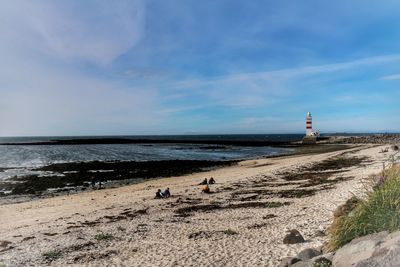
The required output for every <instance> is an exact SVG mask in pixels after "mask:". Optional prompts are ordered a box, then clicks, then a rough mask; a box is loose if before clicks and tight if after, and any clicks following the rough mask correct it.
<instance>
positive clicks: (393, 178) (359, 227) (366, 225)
mask: <svg viewBox="0 0 400 267" xmlns="http://www.w3.org/2000/svg"><path fill="white" fill-rule="evenodd" d="M378 177H380V178H379V181H380V182H379V184H378V185H376V186H374V187H373V189H372V190H371V191H370V192H368V194H367V197H366V198H365V199H364V200H361V201H359V203H358V204H357V205H356V207H355V208H354V209H353V210H352V211H351V212H349V213H348V214H346V215H343V216H339V217H338V218H336V219H335V221H334V223H333V224H332V226H331V229H330V233H331V240H330V243H329V245H328V249H329V250H336V249H338V248H340V247H342V246H344V245H345V244H347V243H349V242H350V241H351V240H353V239H355V238H357V237H361V236H364V235H368V234H372V233H378V232H381V231H389V232H393V231H397V230H399V229H400V166H393V167H391V168H390V169H387V170H385V171H384V172H382V173H381V174H379V176H378Z"/></svg>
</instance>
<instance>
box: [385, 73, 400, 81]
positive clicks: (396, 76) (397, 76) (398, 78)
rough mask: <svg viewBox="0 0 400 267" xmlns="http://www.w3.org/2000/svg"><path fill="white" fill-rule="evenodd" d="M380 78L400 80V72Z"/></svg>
mask: <svg viewBox="0 0 400 267" xmlns="http://www.w3.org/2000/svg"><path fill="white" fill-rule="evenodd" d="M381 79H382V80H400V74H392V75H388V76H384V77H382V78H381Z"/></svg>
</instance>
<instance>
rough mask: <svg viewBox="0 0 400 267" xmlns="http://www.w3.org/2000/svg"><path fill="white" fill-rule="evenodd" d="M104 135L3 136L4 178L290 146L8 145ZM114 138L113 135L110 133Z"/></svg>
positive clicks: (271, 151) (228, 156)
mask: <svg viewBox="0 0 400 267" xmlns="http://www.w3.org/2000/svg"><path fill="white" fill-rule="evenodd" d="M76 138H78V139H82V138H90V139H93V138H105V137H104V136H102V137H3V138H0V143H2V144H3V145H0V169H1V170H0V179H2V180H4V179H7V178H11V177H14V176H23V175H28V174H31V173H32V170H31V169H32V168H36V167H41V166H46V165H49V164H52V163H62V162H77V161H93V160H98V161H113V160H122V161H125V160H135V161H149V160H175V159H176V160H213V161H218V160H239V159H249V158H255V157H260V156H269V155H279V154H288V153H291V152H293V150H292V149H290V148H279V147H270V146H262V147H249V146H234V145H233V146H231V145H205V144H173V143H172V144H152V143H151V141H150V142H149V143H148V144H90V145H5V143H25V142H42V141H50V140H69V139H76ZM107 138H110V136H107ZM111 138H129V139H135V138H136V139H149V140H200V141H202V140H214V141H218V140H221V141H223V140H230V141H296V140H301V138H302V135H215V136H210V135H208V136H194V135H190V136H189V135H188V136H123V137H121V136H117V137H116V136H111Z"/></svg>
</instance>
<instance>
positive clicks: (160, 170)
mask: <svg viewBox="0 0 400 267" xmlns="http://www.w3.org/2000/svg"><path fill="white" fill-rule="evenodd" d="M236 162H237V161H206V160H164V161H143V162H138V161H91V162H71V163H57V164H51V165H48V166H44V167H41V168H37V169H33V170H34V171H40V172H42V173H44V174H45V175H43V174H34V175H29V176H22V177H13V178H10V179H7V180H5V181H0V189H5V190H8V191H11V194H7V195H6V194H4V195H3V196H2V199H3V201H2V202H19V201H20V200H18V199H26V198H27V197H28V198H29V197H31V198H35V197H49V196H55V195H60V194H67V193H78V192H81V191H85V190H88V189H90V188H91V182H92V180H93V181H94V182H96V188H98V187H99V182H101V183H102V188H107V187H108V188H109V187H117V186H121V185H126V184H132V183H139V182H143V181H145V180H148V179H155V178H158V177H172V176H180V175H186V174H190V173H195V172H202V171H207V170H211V169H215V168H220V167H224V166H230V165H233V164H235V163H236ZM4 198H7V199H8V200H5V199H4ZM0 199H1V198H0Z"/></svg>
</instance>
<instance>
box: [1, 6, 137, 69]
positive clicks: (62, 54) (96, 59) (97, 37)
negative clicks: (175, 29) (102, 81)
mask: <svg viewBox="0 0 400 267" xmlns="http://www.w3.org/2000/svg"><path fill="white" fill-rule="evenodd" d="M144 15H145V9H144V5H143V3H142V1H141V0H135V1H125V0H122V1H117V2H113V3H111V2H107V1H92V0H89V1H85V2H84V3H82V2H81V1H76V0H72V1H63V2H60V1H49V0H42V1H35V2H32V1H24V0H16V1H13V2H8V3H6V2H5V3H2V7H1V9H0V16H1V17H2V23H0V29H1V32H2V35H3V39H4V40H5V41H6V42H8V43H9V44H10V45H11V46H14V49H15V48H17V47H21V49H24V50H26V49H30V50H31V51H36V52H38V53H40V54H42V55H46V56H49V57H50V58H54V59H61V60H83V61H87V62H91V63H96V64H107V63H110V62H111V61H112V60H114V59H115V58H116V57H118V56H120V55H122V54H123V53H125V52H126V51H128V50H129V49H130V48H131V47H132V46H133V45H135V44H136V43H137V42H138V41H139V40H140V38H141V37H142V34H143V29H144ZM27 44H29V46H27Z"/></svg>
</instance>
